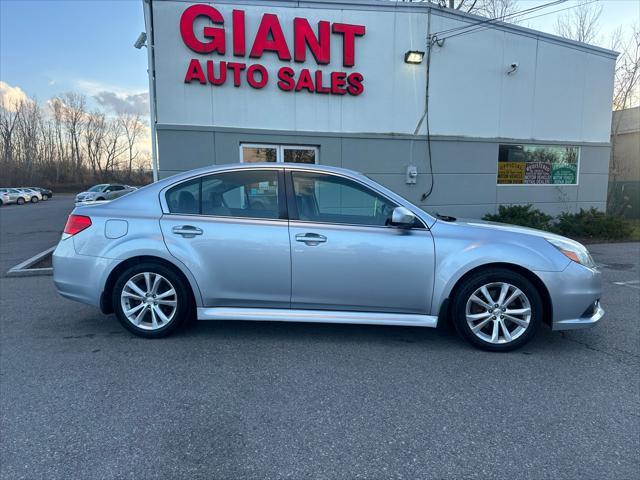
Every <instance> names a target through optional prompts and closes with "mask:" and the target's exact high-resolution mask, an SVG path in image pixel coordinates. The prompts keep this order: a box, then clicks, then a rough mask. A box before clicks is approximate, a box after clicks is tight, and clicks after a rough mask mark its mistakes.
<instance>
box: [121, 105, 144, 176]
mask: <svg viewBox="0 0 640 480" xmlns="http://www.w3.org/2000/svg"><path fill="white" fill-rule="evenodd" d="M119 122H120V124H121V125H122V128H123V130H124V136H125V139H126V142H127V152H128V154H129V155H128V171H129V174H131V172H132V169H133V162H134V161H135V159H136V157H137V156H138V153H139V152H138V151H136V149H135V146H136V142H137V141H138V138H139V136H140V135H141V134H142V132H143V131H144V125H143V123H142V122H141V121H140V115H139V114H130V113H123V114H121V115H120V116H119Z"/></svg>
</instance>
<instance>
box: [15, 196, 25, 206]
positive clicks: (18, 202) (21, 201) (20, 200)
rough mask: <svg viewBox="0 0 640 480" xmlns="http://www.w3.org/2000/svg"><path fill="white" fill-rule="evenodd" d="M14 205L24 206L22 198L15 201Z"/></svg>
mask: <svg viewBox="0 0 640 480" xmlns="http://www.w3.org/2000/svg"><path fill="white" fill-rule="evenodd" d="M16 203H17V204H18V205H24V198H22V197H20V198H18V199H17V200H16Z"/></svg>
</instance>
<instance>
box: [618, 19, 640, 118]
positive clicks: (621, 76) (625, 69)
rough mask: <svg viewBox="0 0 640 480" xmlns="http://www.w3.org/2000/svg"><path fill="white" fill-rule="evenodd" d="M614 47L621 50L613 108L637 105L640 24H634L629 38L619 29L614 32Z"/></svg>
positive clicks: (638, 101)
mask: <svg viewBox="0 0 640 480" xmlns="http://www.w3.org/2000/svg"><path fill="white" fill-rule="evenodd" d="M612 47H613V49H614V50H618V51H620V56H619V57H618V61H617V62H616V71H615V82H614V90H613V109H614V110H622V109H625V108H630V107H633V106H637V105H638V104H640V26H639V25H638V24H636V25H634V26H633V28H632V31H631V34H630V35H629V37H628V38H627V39H623V38H622V35H621V33H620V32H619V31H618V32H614V35H613V40H612Z"/></svg>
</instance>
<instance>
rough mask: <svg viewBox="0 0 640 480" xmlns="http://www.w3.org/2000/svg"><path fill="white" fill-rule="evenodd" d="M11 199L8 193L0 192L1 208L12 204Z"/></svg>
mask: <svg viewBox="0 0 640 480" xmlns="http://www.w3.org/2000/svg"><path fill="white" fill-rule="evenodd" d="M10 200H11V198H10V197H9V194H8V193H4V192H0V207H1V206H3V205H8V204H9V203H11V201H10Z"/></svg>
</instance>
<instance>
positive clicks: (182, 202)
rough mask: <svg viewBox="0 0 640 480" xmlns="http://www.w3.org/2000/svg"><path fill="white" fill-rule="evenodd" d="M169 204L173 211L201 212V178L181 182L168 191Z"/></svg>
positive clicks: (188, 213)
mask: <svg viewBox="0 0 640 480" xmlns="http://www.w3.org/2000/svg"><path fill="white" fill-rule="evenodd" d="M166 199H167V206H168V207H169V212H171V213H182V214H187V215H197V214H199V213H200V179H199V178H197V179H196V180H191V181H190V182H185V183H181V184H179V185H176V186H175V187H172V188H171V189H170V190H169V191H167V195H166Z"/></svg>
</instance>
